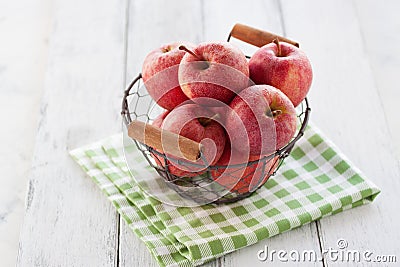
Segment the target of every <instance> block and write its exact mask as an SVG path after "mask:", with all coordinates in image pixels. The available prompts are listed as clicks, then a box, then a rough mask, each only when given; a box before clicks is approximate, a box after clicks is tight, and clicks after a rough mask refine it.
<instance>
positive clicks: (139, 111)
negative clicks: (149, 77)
mask: <svg viewBox="0 0 400 267" xmlns="http://www.w3.org/2000/svg"><path fill="white" fill-rule="evenodd" d="M298 109H299V112H298V119H299V125H300V127H299V129H298V132H297V134H296V136H295V137H294V138H293V139H292V140H291V141H290V142H289V143H288V144H287V145H286V146H284V147H282V148H281V149H278V150H276V151H275V153H272V154H270V155H268V156H264V157H262V158H260V159H258V160H255V161H250V162H245V163H241V164H233V165H228V166H227V165H223V166H207V167H204V166H201V165H200V166H199V164H198V163H192V162H189V161H185V160H182V159H178V158H174V157H171V156H168V155H166V154H164V153H161V152H159V151H157V150H155V149H154V148H152V147H149V146H147V145H145V144H142V143H140V142H138V141H136V140H134V142H135V144H136V146H137V148H138V149H139V150H140V151H141V153H142V154H143V156H144V157H145V158H146V160H147V162H148V163H149V165H150V166H152V167H153V168H154V169H155V170H156V171H157V172H158V174H159V175H160V176H161V177H162V178H164V179H165V181H166V185H167V186H169V187H171V188H172V189H174V190H175V191H177V192H178V193H179V194H180V195H181V196H183V197H185V198H189V199H191V200H193V201H195V202H198V203H205V202H213V203H217V204H219V203H229V202H235V201H237V200H240V199H243V198H245V197H247V196H249V195H251V194H252V193H253V192H254V191H256V190H257V189H258V188H260V187H261V186H262V185H263V184H264V183H265V182H266V181H267V180H268V178H269V177H271V176H272V175H275V174H276V172H277V171H278V170H279V167H280V166H281V165H282V163H283V161H284V159H285V158H286V157H287V156H288V155H289V154H290V152H291V150H292V148H293V146H294V145H295V143H296V142H297V141H298V140H299V139H300V138H301V136H302V135H303V133H304V130H305V127H306V126H307V122H308V118H309V112H310V107H309V104H308V100H307V99H305V100H304V101H303V103H302V104H301V105H300V107H299V108H298ZM160 112H161V109H160V108H159V107H158V106H157V105H156V103H155V102H154V100H153V99H152V98H151V97H150V95H149V94H148V93H147V92H146V90H145V87H144V86H142V80H141V75H140V74H139V75H138V76H137V77H136V78H135V79H134V80H133V81H132V82H131V84H130V85H129V86H128V87H127V89H126V90H125V93H124V97H123V102H122V112H121V114H122V116H123V120H124V123H125V125H126V126H128V125H129V124H130V123H131V122H132V121H133V120H140V121H143V122H145V123H151V122H152V121H153V120H154V118H155V117H156V116H157V115H158V114H160ZM172 164H177V165H180V166H185V170H189V171H190V172H191V175H190V177H188V176H177V175H174V174H172V173H171V171H170V168H171V165H172ZM221 173H223V174H222V175H221ZM215 181H217V182H215ZM187 188H190V189H191V190H187Z"/></svg>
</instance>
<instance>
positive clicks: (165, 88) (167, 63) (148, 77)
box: [142, 43, 193, 110]
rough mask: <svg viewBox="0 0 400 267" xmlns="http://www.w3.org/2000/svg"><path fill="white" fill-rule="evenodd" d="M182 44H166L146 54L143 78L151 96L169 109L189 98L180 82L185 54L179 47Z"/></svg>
mask: <svg viewBox="0 0 400 267" xmlns="http://www.w3.org/2000/svg"><path fill="white" fill-rule="evenodd" d="M180 44H181V43H171V44H166V45H163V46H161V47H160V48H158V49H155V50H153V51H152V52H150V53H149V54H148V55H147V56H146V58H145V60H144V63H143V67H142V78H143V81H144V83H145V86H146V89H147V91H148V92H149V94H150V96H151V97H152V98H153V99H154V100H155V101H156V102H157V104H158V105H160V106H161V107H163V108H165V109H168V110H172V109H173V108H174V107H176V106H178V105H179V104H181V103H183V102H184V101H187V100H188V98H187V96H186V95H185V94H184V93H183V92H182V89H181V88H180V86H179V83H178V66H179V63H180V62H181V59H182V57H183V56H184V55H185V52H184V51H182V50H179V48H178V47H179V45H180ZM186 45H187V46H188V47H192V46H193V45H190V44H186Z"/></svg>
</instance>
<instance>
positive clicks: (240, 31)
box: [230, 23, 299, 47]
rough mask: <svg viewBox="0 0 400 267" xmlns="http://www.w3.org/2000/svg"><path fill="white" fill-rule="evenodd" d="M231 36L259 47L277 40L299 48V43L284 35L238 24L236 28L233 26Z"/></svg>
mask: <svg viewBox="0 0 400 267" xmlns="http://www.w3.org/2000/svg"><path fill="white" fill-rule="evenodd" d="M230 35H231V36H232V37H234V38H236V39H239V40H241V41H243V42H246V43H249V44H252V45H255V46H257V47H262V46H264V45H266V44H269V43H272V42H274V41H275V40H279V41H281V42H286V43H289V44H292V45H295V46H297V47H299V43H298V42H295V41H293V40H289V39H288V38H286V37H283V36H282V35H277V34H276V33H272V32H269V31H266V30H261V29H256V28H254V27H251V26H249V25H244V24H241V23H236V24H235V26H233V28H232V30H231V33H230Z"/></svg>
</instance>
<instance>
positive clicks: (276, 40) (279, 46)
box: [274, 38, 282, 57]
mask: <svg viewBox="0 0 400 267" xmlns="http://www.w3.org/2000/svg"><path fill="white" fill-rule="evenodd" d="M274 43H275V44H276V46H277V47H278V53H277V56H278V57H280V56H281V54H282V51H281V45H280V43H279V38H275V39H274Z"/></svg>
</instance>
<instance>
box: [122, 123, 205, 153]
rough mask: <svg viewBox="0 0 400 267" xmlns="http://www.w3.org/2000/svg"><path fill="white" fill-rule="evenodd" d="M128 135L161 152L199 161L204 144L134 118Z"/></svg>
mask: <svg viewBox="0 0 400 267" xmlns="http://www.w3.org/2000/svg"><path fill="white" fill-rule="evenodd" d="M128 136H129V137H131V138H132V139H135V140H136V141H139V142H141V143H143V144H146V145H148V146H150V147H152V148H154V149H156V150H157V151H159V152H162V153H166V154H170V155H172V156H175V157H178V158H184V159H187V160H190V161H197V160H198V159H199V158H200V151H201V148H202V145H201V144H200V143H198V142H195V141H193V140H191V139H189V138H186V137H184V136H181V135H179V134H175V133H173V132H170V131H167V130H162V129H161V128H158V127H155V126H153V125H151V124H149V123H145V122H142V121H138V120H133V121H132V122H131V123H130V124H129V126H128Z"/></svg>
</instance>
